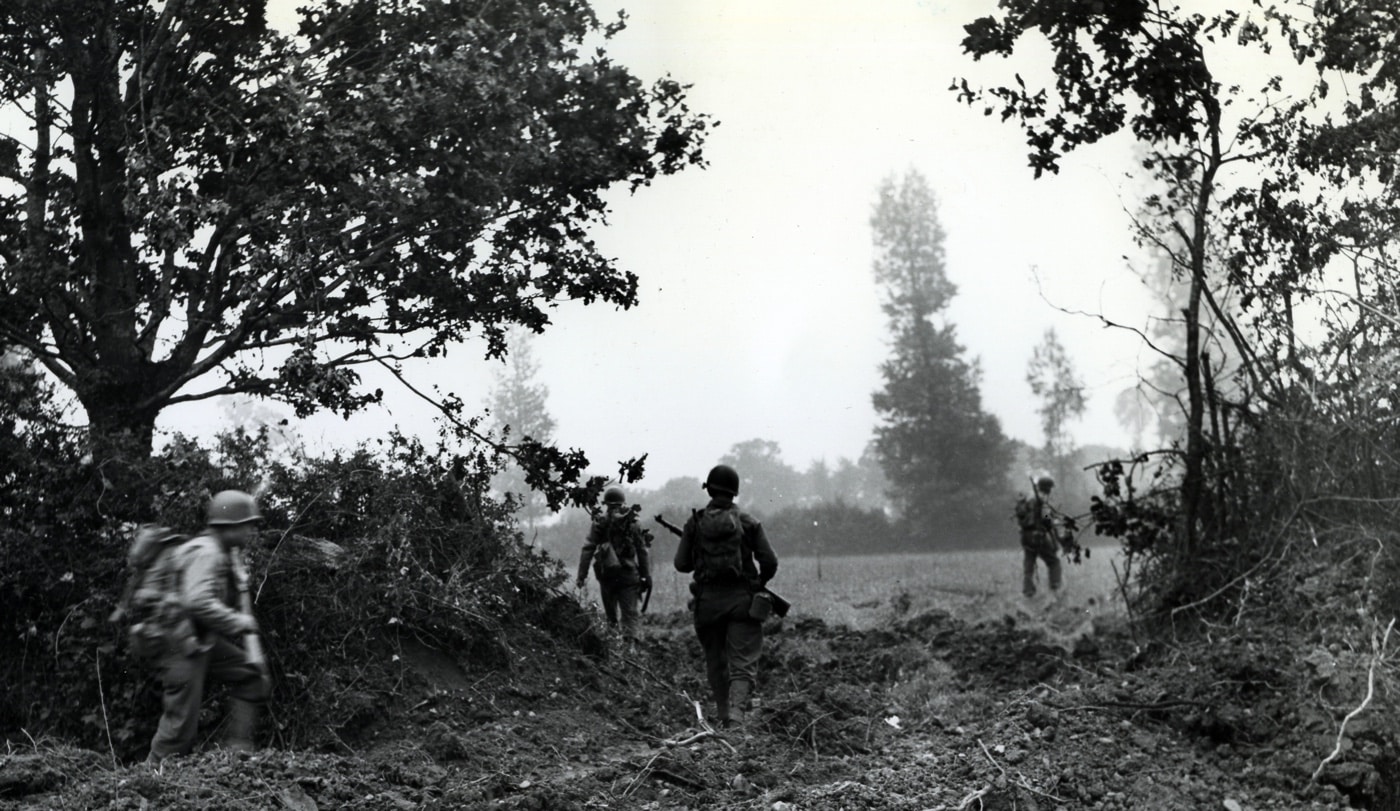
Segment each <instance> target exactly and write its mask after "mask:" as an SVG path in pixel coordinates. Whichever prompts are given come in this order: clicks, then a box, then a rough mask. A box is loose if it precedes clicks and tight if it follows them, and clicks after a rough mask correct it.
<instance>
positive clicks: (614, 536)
mask: <svg viewBox="0 0 1400 811" xmlns="http://www.w3.org/2000/svg"><path fill="white" fill-rule="evenodd" d="M597 526H598V529H599V532H598V537H599V539H600V540H599V541H598V546H597V547H596V548H595V549H594V550H593V573H594V574H595V575H597V576H598V577H599V578H601V577H603V576H605V575H613V574H617V573H618V572H621V571H623V570H624V569H627V568H629V567H628V565H627V564H628V562H629V561H635V560H636V559H637V547H636V541H635V538H634V537H633V535H634V532H635V530H636V526H637V512H636V510H623V511H617V512H613V511H609V512H607V513H604V514H603V516H602V517H601V518H599V519H598V523H597ZM635 567H636V564H635V563H634V564H633V565H632V567H631V568H635Z"/></svg>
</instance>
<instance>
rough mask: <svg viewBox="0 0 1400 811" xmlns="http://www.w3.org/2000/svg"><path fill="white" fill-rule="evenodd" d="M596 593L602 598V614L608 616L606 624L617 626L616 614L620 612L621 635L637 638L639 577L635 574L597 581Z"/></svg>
mask: <svg viewBox="0 0 1400 811" xmlns="http://www.w3.org/2000/svg"><path fill="white" fill-rule="evenodd" d="M598 593H599V594H600V595H602V598H603V614H604V615H606V616H607V618H608V625H611V626H613V627H614V628H616V627H617V615H618V613H619V611H620V612H621V614H622V635H623V636H625V637H627V638H628V639H636V638H637V626H638V625H639V624H641V617H642V615H641V611H640V610H639V606H640V605H641V597H642V585H641V579H640V577H638V576H637V575H635V574H632V575H631V576H630V577H629V576H623V577H620V578H617V579H613V578H608V579H607V580H599V581H598Z"/></svg>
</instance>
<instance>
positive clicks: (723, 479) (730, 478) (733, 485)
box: [702, 465, 739, 496]
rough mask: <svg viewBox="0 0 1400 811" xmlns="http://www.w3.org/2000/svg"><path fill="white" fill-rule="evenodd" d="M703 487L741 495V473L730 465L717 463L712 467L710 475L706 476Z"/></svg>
mask: <svg viewBox="0 0 1400 811" xmlns="http://www.w3.org/2000/svg"><path fill="white" fill-rule="evenodd" d="M702 487H704V488H705V490H707V491H710V492H712V493H725V494H727V495H730V496H737V495H739V473H738V471H736V470H735V469H734V468H732V467H730V466H729V465H715V466H714V467H712V468H710V475H708V476H706V477H705V483H704V484H703V485H702Z"/></svg>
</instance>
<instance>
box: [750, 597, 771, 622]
mask: <svg viewBox="0 0 1400 811" xmlns="http://www.w3.org/2000/svg"><path fill="white" fill-rule="evenodd" d="M772 613H773V598H772V597H771V596H769V594H768V592H766V591H759V592H755V593H754V595H753V597H752V598H750V599H749V618H750V619H756V620H758V621H759V622H762V621H763V620H766V619H768V617H769V616H770V615H771V614H772Z"/></svg>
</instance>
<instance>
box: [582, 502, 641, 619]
mask: <svg viewBox="0 0 1400 811" xmlns="http://www.w3.org/2000/svg"><path fill="white" fill-rule="evenodd" d="M626 500H627V497H626V495H625V494H624V493H623V492H622V488H621V487H616V486H614V487H609V488H608V489H607V490H606V491H604V493H603V511H602V513H601V514H600V515H599V516H598V517H597V518H595V519H594V520H593V523H592V525H591V526H590V527H589V529H588V540H586V541H585V542H584V544H583V554H582V555H581V556H580V557H579V562H578V582H577V583H576V585H577V587H578V588H580V589H581V588H583V587H584V584H586V583H587V582H588V567H589V565H590V564H592V566H593V573H594V575H595V576H596V577H597V578H598V591H599V592H600V593H601V595H602V598H603V613H604V614H605V615H607V618H608V625H610V626H611V627H613V628H616V627H617V624H618V612H619V609H621V613H622V635H623V636H624V637H625V638H626V639H627V640H628V641H629V642H635V641H636V639H637V626H638V625H639V624H640V619H641V615H640V612H639V611H638V605H639V603H640V601H641V595H642V594H643V593H644V592H646V591H648V590H650V589H651V563H650V559H649V555H648V549H649V548H650V546H651V537H650V533H649V532H647V530H644V529H642V528H641V527H639V526H637V510H636V509H632V508H629V507H628V506H627V504H626Z"/></svg>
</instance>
